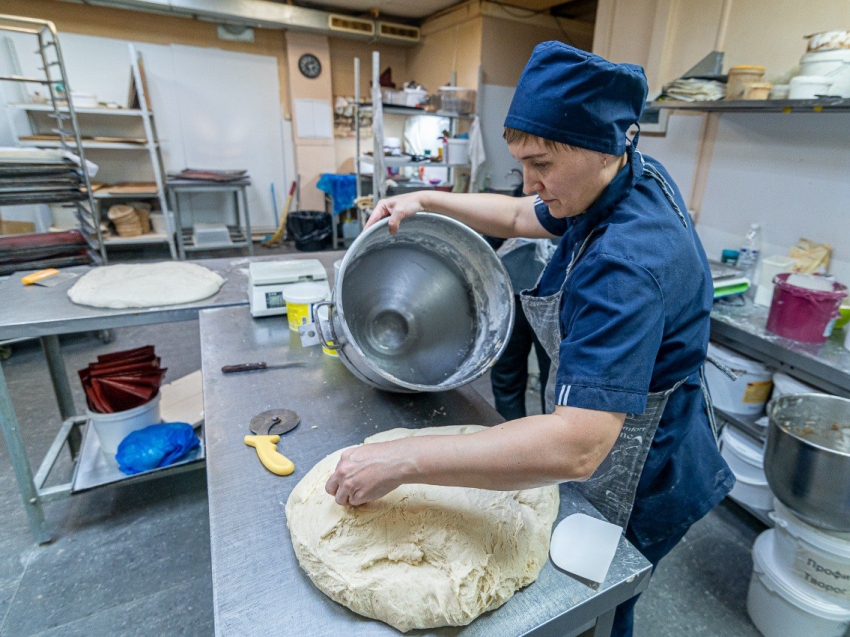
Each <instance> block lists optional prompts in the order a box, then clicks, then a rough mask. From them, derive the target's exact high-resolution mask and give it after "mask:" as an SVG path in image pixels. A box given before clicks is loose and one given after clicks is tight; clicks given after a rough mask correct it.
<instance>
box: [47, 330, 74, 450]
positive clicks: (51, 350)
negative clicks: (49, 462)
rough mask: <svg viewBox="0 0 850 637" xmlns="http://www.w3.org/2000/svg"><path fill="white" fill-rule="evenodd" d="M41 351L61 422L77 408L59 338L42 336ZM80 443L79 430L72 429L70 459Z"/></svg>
mask: <svg viewBox="0 0 850 637" xmlns="http://www.w3.org/2000/svg"><path fill="white" fill-rule="evenodd" d="M39 340H41V349H42V350H44V357H45V358H46V359H47V369H48V370H49V371H50V381H51V382H52V383H53V391H54V392H55V394H56V402H57V403H58V404H59V415H60V416H62V420H63V421H64V420H67V419H68V418H70V417H71V416H76V415H77V407H76V405H74V394H73V393H72V392H71V383H69V382H68V372H67V371H66V370H65V359H64V358H62V347H61V345H60V344H59V336H57V335H56V334H51V335H50V336H42V337H41V338H40V339H39ZM81 443H82V436H81V435H80V430H79V429H78V428H76V427H74V429H73V430H71V433H70V435H69V436H68V446H69V447H70V448H71V457H72V458H76V457H77V453H78V452H79V450H80V444H81Z"/></svg>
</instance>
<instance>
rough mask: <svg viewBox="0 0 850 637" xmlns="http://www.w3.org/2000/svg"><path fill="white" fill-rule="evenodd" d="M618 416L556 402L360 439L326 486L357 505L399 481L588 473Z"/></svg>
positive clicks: (466, 482)
mask: <svg viewBox="0 0 850 637" xmlns="http://www.w3.org/2000/svg"><path fill="white" fill-rule="evenodd" d="M624 420H625V414H618V413H612V412H605V411H595V410H592V409H580V408H577V407H563V406H559V407H556V409H555V412H554V413H553V414H549V415H540V416H529V417H527V418H520V419H518V420H512V421H509V422H506V423H503V424H501V425H497V426H495V427H490V428H489V429H484V430H482V431H478V432H475V433H473V434H464V435H454V436H416V437H412V438H403V439H401V440H393V441H391V442H382V443H375V444H364V445H360V446H358V447H353V448H351V449H348V450H346V451H344V452H343V454H342V457H341V458H340V460H339V463H338V464H337V467H336V470H335V471H334V473H333V475H331V477H330V479H329V480H328V482H327V484H326V485H325V490H326V491H327V492H328V493H329V494H330V495H332V496H334V498H335V499H336V501H337V502H338V503H339V504H351V505H354V506H357V505H360V504H365V503H366V502H371V501H372V500H376V499H378V498H380V497H382V496H384V495H386V494H387V493H389V492H390V491H392V490H393V489H395V488H396V487H399V486H400V485H402V484H435V485H443V486H455V487H472V488H478V489H492V490H495V491H512V490H517V489H529V488H534V487H541V486H545V485H550V484H558V483H560V482H566V481H569V480H586V479H587V478H589V477H590V476H591V475H593V472H594V471H596V468H597V467H598V466H599V465H600V464H601V462H602V460H604V459H605V457H606V456H607V455H608V453H610V451H611V449H612V447H613V446H614V442H616V440H617V437H618V436H619V435H620V430H621V429H622V427H623V422H624Z"/></svg>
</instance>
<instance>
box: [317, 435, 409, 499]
mask: <svg viewBox="0 0 850 637" xmlns="http://www.w3.org/2000/svg"><path fill="white" fill-rule="evenodd" d="M399 442H400V441H399ZM399 442H396V441H394V442H388V443H376V444H370V445H360V446H358V447H353V448H351V449H346V450H345V451H343V452H342V456H340V459H339V462H338V463H337V465H336V469H335V470H334V472H333V474H332V475H331V477H330V478H328V481H327V483H325V491H327V492H328V493H329V494H330V495H332V496H334V499H335V500H336V502H337V504H342V505H346V504H349V505H351V506H359V505H361V504H365V503H366V502H371V501H372V500H377V499H378V498H381V497H383V496H385V495H386V494H388V493H389V492H390V491H392V490H393V489H395V488H397V487H398V486H400V485H401V484H402V482H403V479H402V478H403V475H404V474H405V473H406V471H405V468H406V467H408V466H409V465H411V461H410V459H409V458H407V457H406V456H405V454H404V448H405V447H406V446H407V445H405V444H404V443H403V442H402V443H401V444H399Z"/></svg>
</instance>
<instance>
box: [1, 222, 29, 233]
mask: <svg viewBox="0 0 850 637" xmlns="http://www.w3.org/2000/svg"><path fill="white" fill-rule="evenodd" d="M34 232H35V224H34V223H32V222H31V221H3V220H2V219H0V234H32V233H34Z"/></svg>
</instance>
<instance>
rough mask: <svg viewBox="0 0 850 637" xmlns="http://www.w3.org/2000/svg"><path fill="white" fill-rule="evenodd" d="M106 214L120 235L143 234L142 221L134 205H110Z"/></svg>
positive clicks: (134, 235) (132, 235) (135, 235)
mask: <svg viewBox="0 0 850 637" xmlns="http://www.w3.org/2000/svg"><path fill="white" fill-rule="evenodd" d="M106 216H107V217H109V220H110V221H111V222H112V223H113V225H114V226H115V231H116V232H117V233H118V236H119V237H138V236H139V235H141V234H142V221H141V218H140V215H139V213H138V212H137V211H136V209H135V208H133V206H128V205H125V204H116V205H114V206H110V208H109V211H108V212H107V213H106Z"/></svg>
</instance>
